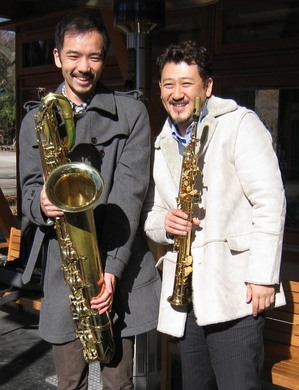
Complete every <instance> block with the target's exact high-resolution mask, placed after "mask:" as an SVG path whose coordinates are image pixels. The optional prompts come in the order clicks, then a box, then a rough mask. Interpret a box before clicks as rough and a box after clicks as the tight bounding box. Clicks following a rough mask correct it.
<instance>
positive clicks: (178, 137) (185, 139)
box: [168, 99, 208, 152]
mask: <svg viewBox="0 0 299 390" xmlns="http://www.w3.org/2000/svg"><path fill="white" fill-rule="evenodd" d="M207 102H208V99H207V100H206V101H205V103H204V105H203V107H202V110H201V112H200V116H199V121H198V122H199V123H200V122H201V121H202V120H203V119H204V117H205V116H206V115H207V114H208V107H207ZM168 123H169V125H170V126H171V132H172V136H173V138H174V139H175V140H176V141H177V142H178V144H179V150H180V152H181V151H183V150H184V148H185V147H186V146H187V145H188V143H189V142H190V139H191V131H192V126H193V122H192V123H191V124H190V125H189V126H188V127H187V130H186V135H185V136H182V135H181V134H180V133H179V131H178V129H177V127H176V126H175V124H174V123H173V122H172V120H171V119H170V117H168Z"/></svg>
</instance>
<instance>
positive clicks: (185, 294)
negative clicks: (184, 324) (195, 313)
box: [167, 97, 201, 306]
mask: <svg viewBox="0 0 299 390" xmlns="http://www.w3.org/2000/svg"><path fill="white" fill-rule="evenodd" d="M200 111H201V104H200V99H199V97H196V98H195V102H194V111H193V124H192V131H191V140H190V142H189V144H188V145H187V146H186V148H185V151H184V153H183V160H182V169H181V177H180V185H179V193H178V197H177V206H178V208H179V209H181V210H183V211H184V212H185V213H186V214H187V215H188V220H189V221H192V219H193V206H194V204H197V203H199V202H200V194H199V192H198V190H197V189H196V188H195V179H196V176H197V173H198V171H199V168H198V165H197V155H196V146H197V142H198V139H197V138H196V132H197V124H198V121H199V115H200ZM191 243H192V233H191V231H189V232H188V233H187V235H186V236H175V237H174V245H173V250H174V252H177V253H178V255H177V263H176V270H175V280H174V286H173V292H172V295H171V296H170V297H168V298H167V300H168V302H170V303H171V304H172V305H174V306H186V305H188V304H189V303H190V302H191V295H192V293H191V289H192V286H191V275H192V255H191Z"/></svg>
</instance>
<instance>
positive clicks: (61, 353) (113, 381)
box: [53, 337, 135, 390]
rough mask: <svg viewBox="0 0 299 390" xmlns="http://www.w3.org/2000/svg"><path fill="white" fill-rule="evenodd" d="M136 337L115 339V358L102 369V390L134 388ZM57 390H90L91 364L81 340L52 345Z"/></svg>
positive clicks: (127, 389) (128, 389)
mask: <svg viewBox="0 0 299 390" xmlns="http://www.w3.org/2000/svg"><path fill="white" fill-rule="evenodd" d="M134 340H135V338H134V337H129V338H123V339H116V340H115V356H114V358H113V359H112V361H111V362H110V363H109V364H108V365H105V366H102V367H101V369H102V371H101V377H102V380H103V390H131V389H133V388H134V386H133V358H134ZM53 358H54V365H55V370H56V374H57V378H58V387H57V389H58V390H87V388H88V364H87V363H86V361H85V360H84V357H83V351H82V344H81V342H80V340H79V339H76V340H75V341H72V342H70V343H66V344H58V345H53Z"/></svg>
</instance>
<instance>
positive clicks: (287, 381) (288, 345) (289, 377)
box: [263, 280, 299, 390]
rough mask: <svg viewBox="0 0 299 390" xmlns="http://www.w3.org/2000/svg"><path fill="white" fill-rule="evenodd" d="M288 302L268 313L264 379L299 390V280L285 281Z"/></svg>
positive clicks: (265, 334) (265, 332) (265, 336)
mask: <svg viewBox="0 0 299 390" xmlns="http://www.w3.org/2000/svg"><path fill="white" fill-rule="evenodd" d="M282 283H283V287H284V291H285V294H286V300H287V304H286V305H285V306H282V307H280V308H276V309H272V310H269V311H267V312H266V321H265V329H264V341H265V366H264V373H263V379H264V380H265V381H268V382H271V383H273V384H275V385H278V386H282V387H286V388H287V389H292V390H297V389H299V282H297V281H292V280H291V281H289V280H283V281H282Z"/></svg>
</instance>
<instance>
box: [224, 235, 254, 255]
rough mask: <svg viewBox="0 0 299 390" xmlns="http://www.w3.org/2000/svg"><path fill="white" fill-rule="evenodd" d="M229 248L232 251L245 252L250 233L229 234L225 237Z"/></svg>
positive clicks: (247, 248)
mask: <svg viewBox="0 0 299 390" xmlns="http://www.w3.org/2000/svg"><path fill="white" fill-rule="evenodd" d="M226 241H227V244H228V246H229V249H230V250H231V251H232V252H245V251H248V250H249V247H250V235H249V234H243V235H240V236H229V237H227V238H226Z"/></svg>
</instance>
